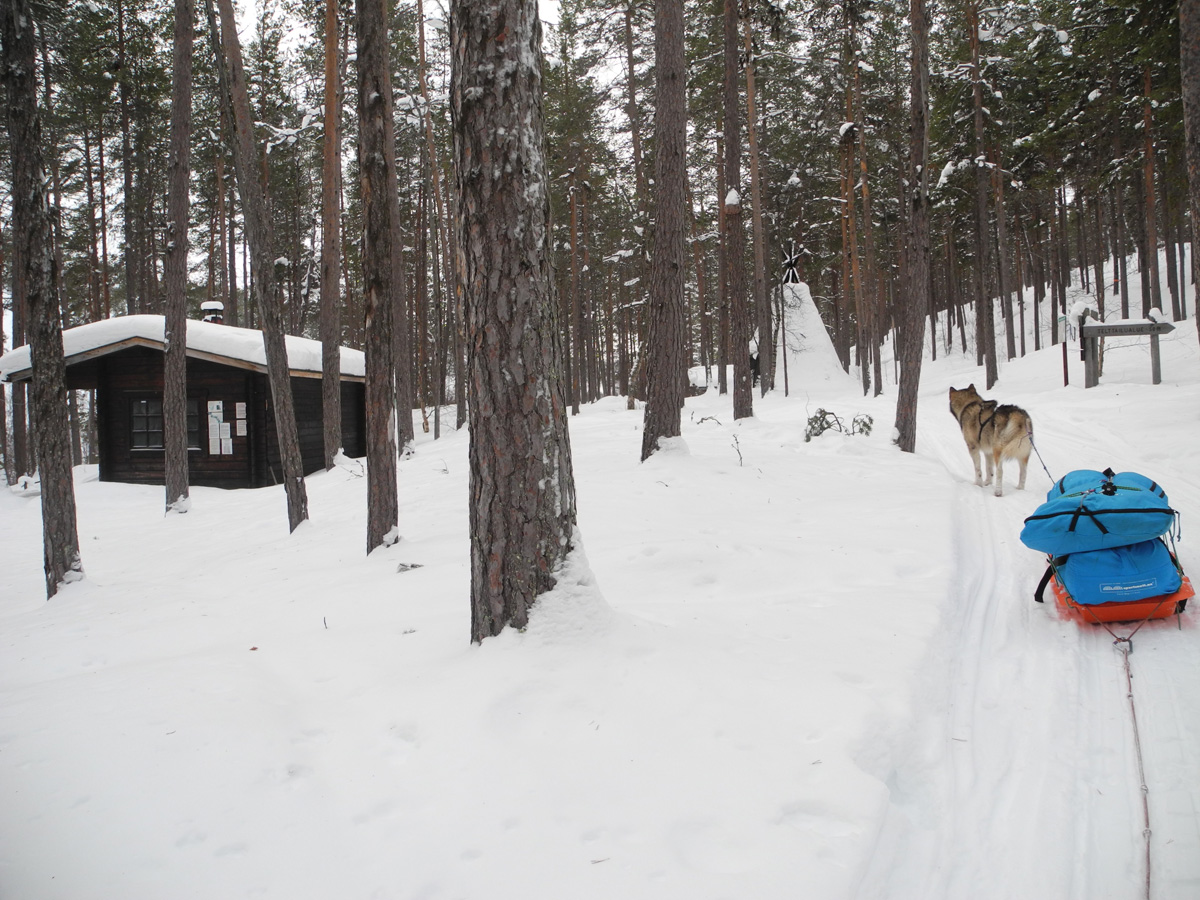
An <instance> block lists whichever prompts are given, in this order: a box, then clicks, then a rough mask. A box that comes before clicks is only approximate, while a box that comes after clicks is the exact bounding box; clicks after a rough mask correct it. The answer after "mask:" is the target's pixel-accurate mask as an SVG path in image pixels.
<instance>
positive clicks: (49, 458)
mask: <svg viewBox="0 0 1200 900" xmlns="http://www.w3.org/2000/svg"><path fill="white" fill-rule="evenodd" d="M34 55H35V40H34V20H33V14H32V11H31V9H30V4H29V2H28V0H4V2H3V3H0V76H2V77H3V79H4V83H5V87H6V99H7V116H6V118H7V121H8V137H9V144H8V146H9V151H10V156H11V164H12V204H13V242H14V247H15V248H16V249H17V250H18V252H17V253H16V254H15V256H16V259H17V260H18V261H19V263H20V264H21V265H22V266H23V267H24V269H25V277H24V290H25V300H26V303H27V308H28V312H29V329H28V330H29V347H30V357H31V361H32V368H33V375H32V403H33V408H32V413H33V421H34V426H35V430H34V444H35V446H34V450H35V455H36V456H37V459H38V463H39V472H40V474H41V494H42V548H43V567H44V572H45V578H46V597H47V599H49V598H51V597H53V596H54V595H55V594H56V593H57V592H58V589H59V586H60V585H61V584H64V583H68V582H72V581H78V580H79V579H81V578H82V577H83V566H82V563H81V562H80V557H79V532H78V529H77V527H76V518H75V488H74V482H73V479H72V472H71V434H70V426H69V423H68V420H67V403H66V370H65V365H64V362H63V344H62V326H61V311H60V309H59V301H58V277H59V273H58V267H57V265H56V264H55V261H54V254H53V248H52V237H51V227H52V226H51V222H50V204H49V201H48V198H47V197H46V193H45V191H46V167H45V162H44V160H43V157H42V146H43V144H42V123H41V117H40V115H39V113H38V105H37V84H36V77H35V64H34Z"/></svg>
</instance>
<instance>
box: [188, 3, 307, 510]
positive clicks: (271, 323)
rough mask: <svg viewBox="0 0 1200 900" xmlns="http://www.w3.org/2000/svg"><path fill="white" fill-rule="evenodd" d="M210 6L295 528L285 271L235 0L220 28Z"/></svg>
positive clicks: (295, 445) (296, 459) (296, 464)
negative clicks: (276, 253) (262, 169)
mask: <svg viewBox="0 0 1200 900" xmlns="http://www.w3.org/2000/svg"><path fill="white" fill-rule="evenodd" d="M205 3H206V6H207V7H208V20H209V31H210V35H211V39H212V41H213V45H214V46H213V54H214V56H215V57H216V59H217V72H218V76H219V79H220V84H221V94H222V100H223V103H224V105H225V107H226V111H227V113H228V115H229V121H230V123H231V125H232V130H233V163H234V165H233V169H234V175H235V177H236V179H237V184H238V190H239V192H240V194H241V197H242V216H243V217H244V219H245V234H246V242H247V243H248V244H249V246H250V260H251V266H252V273H253V275H252V278H251V279H250V292H251V293H252V294H253V296H254V305H255V308H256V309H257V310H258V318H259V323H260V327H261V328H262V335H263V347H264V350H265V351H266V357H267V381H268V383H269V384H270V388H271V404H272V406H273V407H274V411H275V432H276V434H277V436H278V439H279V458H280V463H281V466H282V468H283V487H284V493H285V495H286V496H287V508H288V528H289V530H290V531H295V530H296V528H297V527H299V525H300V523H301V522H303V521H304V520H305V519H307V518H308V492H307V490H306V489H305V485H304V465H303V462H302V460H301V458H300V439H299V434H298V431H297V428H296V411H295V403H294V401H293V398H292V385H291V377H290V375H289V370H288V356H287V345H286V343H285V342H284V334H283V298H282V296H281V293H280V278H279V276H280V273H279V272H277V271H276V266H275V260H274V259H273V258H272V251H273V248H274V246H275V240H274V235H273V227H272V224H271V215H270V209H269V206H270V201H269V199H268V197H267V193H266V189H265V188H264V186H263V185H262V183H261V182H260V181H259V178H258V165H257V161H258V152H257V147H256V144H255V140H254V119H253V117H252V116H251V113H250V97H249V94H248V92H247V87H246V73H245V69H244V68H243V64H242V47H241V43H240V41H239V40H238V34H237V20H236V19H235V17H234V12H233V0H217V3H218V5H219V7H220V10H221V21H220V26H219V30H218V25H217V22H216V16H215V14H214V11H213V5H212V0H205Z"/></svg>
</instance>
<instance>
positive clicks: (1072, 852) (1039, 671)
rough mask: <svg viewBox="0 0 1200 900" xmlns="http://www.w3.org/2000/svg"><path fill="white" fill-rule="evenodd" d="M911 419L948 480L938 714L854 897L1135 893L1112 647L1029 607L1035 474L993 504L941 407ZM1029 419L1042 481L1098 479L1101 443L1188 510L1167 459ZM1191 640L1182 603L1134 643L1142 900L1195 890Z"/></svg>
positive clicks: (1135, 853) (1130, 790) (1084, 418)
mask: <svg viewBox="0 0 1200 900" xmlns="http://www.w3.org/2000/svg"><path fill="white" fill-rule="evenodd" d="M925 409H926V410H929V411H928V412H927V413H926V414H925V415H924V416H923V419H924V420H926V421H923V422H922V427H923V432H922V433H923V442H924V443H923V447H922V448H921V450H922V452H923V453H924V454H927V455H930V456H932V457H934V458H936V459H938V460H940V461H941V462H942V463H943V464H944V465H945V466H946V468H947V470H948V472H949V473H950V477H952V478H954V479H955V480H957V481H958V482H959V484H958V485H957V486H956V511H955V526H956V528H955V531H956V538H955V546H954V548H953V552H954V554H955V560H956V567H957V575H956V576H955V579H954V587H953V588H952V593H951V596H950V597H949V598H948V603H947V607H948V609H947V615H946V619H947V639H946V640H947V645H948V646H946V647H943V648H940V651H939V650H938V649H937V648H935V650H934V651H933V652H932V653H931V661H930V665H931V666H934V667H936V666H938V665H939V664H941V665H942V666H943V667H944V668H945V679H944V684H945V687H944V697H945V700H944V702H945V704H946V707H945V708H939V707H937V706H936V705H935V706H934V708H933V709H931V710H930V711H929V715H928V716H927V717H926V721H925V722H924V724H917V725H916V726H914V727H915V728H916V729H917V731H918V732H924V735H923V737H921V736H918V737H917V738H915V739H914V744H917V745H921V744H923V745H924V746H925V747H926V748H927V749H926V753H925V756H926V758H925V759H923V760H922V759H920V758H919V754H918V755H917V756H914V758H913V759H912V761H911V762H912V768H913V772H912V773H905V772H904V771H903V769H904V763H903V760H902V761H901V765H900V766H899V768H900V769H901V771H899V772H898V773H897V776H896V777H895V778H894V779H893V781H894V782H895V783H896V784H909V783H912V784H916V785H917V789H916V790H915V791H913V790H908V791H900V790H897V789H896V788H895V786H893V805H894V807H895V808H896V809H898V810H899V818H902V819H904V820H906V822H905V824H904V825H903V826H900V828H899V837H896V834H897V831H896V826H895V823H894V822H893V823H892V825H891V829H892V830H891V832H890V834H891V837H890V839H889V838H888V835H889V826H888V825H886V824H885V827H884V834H883V836H881V839H880V849H879V855H880V857H881V858H880V859H879V860H878V861H877V866H878V868H877V869H876V870H875V874H876V877H875V880H874V881H872V879H871V878H870V877H868V878H867V880H866V881H865V882H864V885H863V889H862V890H860V896H863V897H865V896H871V897H888V898H895V900H909V898H913V897H922V898H945V900H958V898H963V897H971V898H973V900H992V898H994V900H1002V898H1003V900H1008V898H1031V897H1043V898H1051V897H1054V898H1075V900H1101V898H1114V900H1116V898H1140V897H1142V896H1144V879H1145V869H1144V838H1143V834H1142V829H1143V823H1142V805H1141V792H1140V789H1139V782H1138V772H1137V759H1136V752H1135V748H1134V736H1133V726H1132V721H1131V718H1130V713H1129V705H1128V700H1127V697H1126V687H1125V675H1124V668H1123V659H1122V654H1121V652H1120V651H1119V650H1118V649H1117V648H1116V647H1115V646H1114V644H1113V639H1112V637H1111V636H1110V635H1109V634H1108V633H1107V632H1106V631H1105V630H1104V629H1103V628H1101V627H1097V626H1081V625H1079V624H1077V623H1075V622H1073V621H1070V620H1065V619H1062V618H1060V616H1059V615H1058V612H1057V608H1056V607H1055V606H1054V605H1053V599H1052V597H1051V596H1050V592H1049V591H1047V594H1046V596H1047V600H1046V603H1045V604H1043V605H1039V604H1036V603H1035V602H1034V601H1033V597H1032V594H1033V590H1034V587H1035V586H1036V583H1037V579H1038V577H1039V576H1040V575H1041V573H1042V571H1043V570H1042V561H1041V559H1040V556H1038V555H1036V554H1034V553H1033V552H1032V551H1030V550H1028V549H1027V548H1025V547H1024V546H1023V545H1022V544H1021V543H1020V540H1019V537H1018V535H1019V533H1020V529H1021V525H1022V523H1023V521H1024V518H1025V516H1027V515H1028V514H1029V513H1030V512H1032V510H1033V509H1034V508H1035V507H1036V505H1037V504H1038V503H1039V502H1040V501H1041V499H1042V498H1043V497H1044V494H1045V491H1046V490H1047V489H1048V487H1049V485H1050V483H1051V481H1050V479H1049V478H1047V477H1046V474H1047V473H1046V472H1044V471H1043V470H1042V465H1041V463H1040V462H1039V460H1038V457H1037V456H1036V455H1035V456H1033V457H1031V459H1030V463H1029V473H1028V479H1027V486H1026V490H1025V491H1017V490H1016V487H1015V485H1016V480H1017V466H1016V464H1015V463H1012V462H1009V463H1008V464H1007V467H1006V472H1005V474H1006V476H1008V477H1006V492H1005V496H1004V497H1002V498H996V497H994V496H993V495H992V488H991V486H990V485H989V486H986V487H978V486H976V485H975V484H974V483H973V477H974V476H973V472H972V468H971V463H970V458H969V456H968V455H967V452H966V448H965V446H964V444H963V442H962V439H961V436H960V435H959V433H958V429H957V427H956V425H955V423H954V422H953V420H952V419H950V418H949V416H947V415H946V413H945V409H944V403H940V402H933V398H930V402H928V403H927V404H925ZM943 420H944V421H943ZM1035 425H1036V428H1037V435H1038V441H1039V450H1040V451H1041V452H1042V454H1043V455H1044V456H1046V457H1047V458H1046V465H1047V467H1048V468H1049V469H1050V473H1051V474H1052V476H1054V477H1058V476H1061V475H1062V474H1065V472H1066V471H1068V470H1069V469H1072V468H1085V467H1093V466H1095V467H1098V468H1103V467H1104V466H1105V465H1107V464H1108V463H1103V462H1099V461H1098V460H1096V448H1098V447H1103V448H1104V449H1105V451H1106V452H1111V453H1112V455H1113V458H1114V463H1113V465H1114V467H1116V468H1119V469H1120V470H1130V469H1134V470H1139V471H1143V472H1146V473H1147V474H1150V475H1151V476H1152V477H1154V478H1155V479H1157V480H1159V481H1160V482H1161V483H1162V484H1164V485H1165V486H1167V490H1168V494H1169V496H1170V497H1171V501H1172V505H1173V506H1175V507H1176V508H1177V509H1189V510H1195V509H1200V490H1196V489H1194V488H1193V487H1192V479H1190V478H1188V477H1186V476H1185V474H1184V473H1183V472H1182V471H1178V470H1176V468H1175V466H1174V465H1173V464H1172V461H1171V460H1169V459H1162V458H1160V457H1156V456H1154V455H1153V453H1151V454H1146V453H1144V452H1142V450H1143V448H1134V447H1131V446H1130V445H1129V444H1128V443H1127V442H1125V441H1122V440H1120V439H1119V438H1114V435H1113V434H1112V432H1111V431H1110V430H1109V429H1107V428H1106V427H1104V425H1103V420H1102V419H1099V420H1098V419H1096V418H1090V417H1089V413H1088V410H1087V409H1086V408H1082V409H1081V410H1080V411H1079V413H1078V415H1077V416H1076V417H1073V420H1072V421H1069V422H1056V423H1051V422H1041V421H1037V420H1036V416H1035ZM1047 447H1050V448H1053V451H1054V452H1053V454H1048V453H1047V449H1046V448H1047ZM1182 462H1185V463H1186V462H1187V461H1186V460H1184V461H1182ZM1179 550H1180V553H1181V557H1182V562H1183V563H1184V567H1185V570H1190V571H1193V572H1200V568H1198V566H1200V561H1197V559H1195V558H1194V556H1195V555H1194V554H1189V553H1188V552H1185V550H1184V548H1183V547H1182V546H1181V547H1180V548H1179ZM1114 630H1115V631H1116V632H1117V633H1118V634H1128V633H1129V630H1130V629H1129V628H1128V627H1127V626H1119V627H1118V626H1114ZM1197 636H1198V629H1197V627H1196V621H1195V612H1194V609H1193V608H1189V610H1188V612H1187V613H1185V614H1184V616H1182V617H1173V618H1171V619H1166V620H1161V621H1157V622H1151V623H1148V624H1146V625H1145V626H1144V627H1143V628H1142V629H1141V630H1140V631H1139V632H1138V634H1137V635H1136V637H1135V638H1134V640H1133V646H1134V653H1133V654H1132V656H1131V664H1132V671H1133V676H1134V677H1133V684H1134V697H1135V703H1136V706H1137V715H1138V725H1139V728H1140V733H1141V743H1142V751H1143V757H1144V763H1145V769H1146V779H1147V784H1148V786H1149V802H1150V819H1151V829H1152V840H1151V872H1152V893H1151V896H1152V897H1153V898H1154V900H1185V898H1186V900H1193V898H1196V897H1200V824H1198V823H1200V704H1197V703H1196V702H1195V701H1194V698H1193V697H1192V696H1191V690H1192V689H1193V687H1194V686H1195V685H1196V684H1197V683H1200V647H1198V646H1197V643H1198V642H1197ZM934 677H936V676H934ZM936 696H937V695H936V693H931V694H930V697H931V698H932V697H936ZM1012 722H1020V723H1021V724H1022V726H1023V727H1021V728H1019V729H1013V728H1012V727H1011V723H1012ZM929 748H932V749H929ZM893 818H895V816H894V815H893ZM929 832H932V834H930V833H929ZM885 856H887V857H890V859H884V858H883V857H885ZM905 859H907V860H908V862H904V860H905ZM914 860H919V862H914ZM922 869H923V870H924V871H921V870H922ZM880 872H882V873H884V874H882V876H880V874H879V873H880ZM881 882H882V884H881Z"/></svg>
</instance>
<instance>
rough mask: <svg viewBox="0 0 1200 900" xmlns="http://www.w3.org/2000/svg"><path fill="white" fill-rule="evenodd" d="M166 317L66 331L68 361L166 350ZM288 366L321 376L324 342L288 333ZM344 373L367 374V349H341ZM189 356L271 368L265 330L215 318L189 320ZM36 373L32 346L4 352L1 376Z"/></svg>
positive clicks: (8, 378)
mask: <svg viewBox="0 0 1200 900" xmlns="http://www.w3.org/2000/svg"><path fill="white" fill-rule="evenodd" d="M163 327H164V319H163V317H162V316H120V317H118V318H115V319H104V320H103V321H101V322H92V323H90V324H88V325H79V326H77V327H75V328H68V329H66V330H65V331H64V332H63V353H64V355H65V356H66V361H67V365H73V364H75V363H80V362H84V361H85V360H89V359H93V358H95V357H97V356H107V355H108V354H109V353H115V352H116V351H118V350H124V349H125V348H126V347H153V348H154V349H155V350H164V351H165V349H166V346H165V342H164V340H163ZM285 340H286V343H287V355H288V369H289V370H290V373H291V374H292V375H294V376H298V377H301V378H319V377H321V342H320V341H314V340H310V339H309V338H302V337H294V336H293V335H287V336H286V338H285ZM341 351H342V353H341V355H342V377H343V378H345V379H348V380H352V381H361V380H362V379H363V377H364V376H365V374H366V358H365V356H364V355H363V352H362V351H361V350H351V349H350V348H349V347H342V348H341ZM187 355H188V356H191V357H195V358H196V359H207V360H209V361H211V362H217V363H223V364H224V365H229V366H236V367H238V368H242V369H252V370H254V371H256V372H266V371H267V352H266V348H265V347H264V346H263V334H262V332H261V331H258V330H255V329H252V328H235V327H233V326H232V325H217V324H215V323H212V322H197V321H195V320H194V319H189V320H188V323H187ZM29 375H30V356H29V347H28V345H26V346H24V347H17V348H16V349H14V350H12V351H10V352H9V353H6V354H4V355H3V356H0V380H5V381H21V380H23V379H26V378H28V377H29Z"/></svg>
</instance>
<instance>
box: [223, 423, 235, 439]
mask: <svg viewBox="0 0 1200 900" xmlns="http://www.w3.org/2000/svg"><path fill="white" fill-rule="evenodd" d="M231 437H233V432H232V431H231V430H230V425H229V423H228V422H222V423H221V440H223V441H227V440H229V439H230V438H231Z"/></svg>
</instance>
